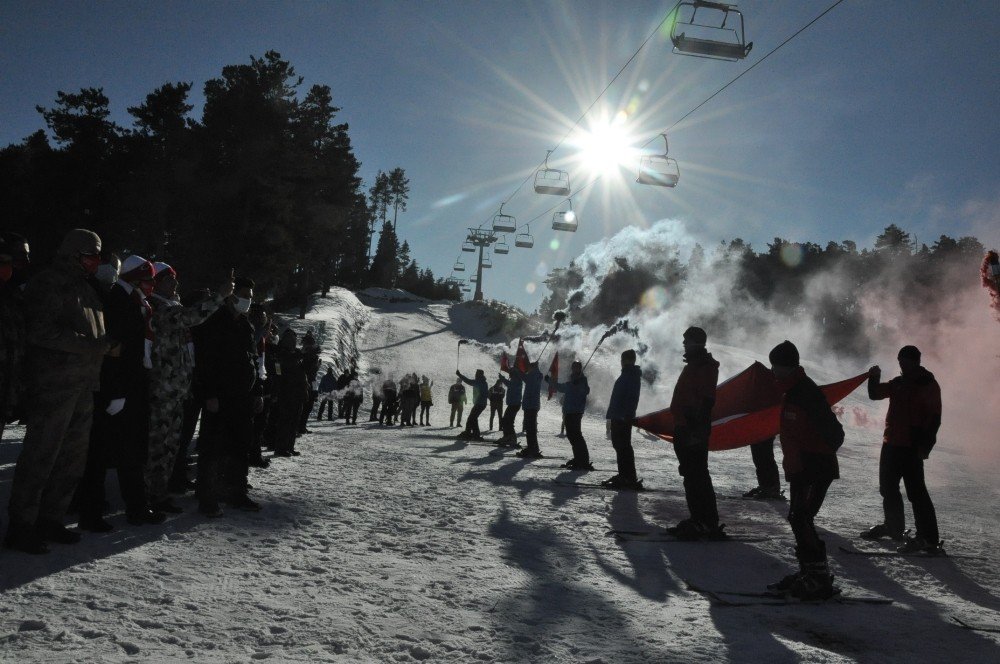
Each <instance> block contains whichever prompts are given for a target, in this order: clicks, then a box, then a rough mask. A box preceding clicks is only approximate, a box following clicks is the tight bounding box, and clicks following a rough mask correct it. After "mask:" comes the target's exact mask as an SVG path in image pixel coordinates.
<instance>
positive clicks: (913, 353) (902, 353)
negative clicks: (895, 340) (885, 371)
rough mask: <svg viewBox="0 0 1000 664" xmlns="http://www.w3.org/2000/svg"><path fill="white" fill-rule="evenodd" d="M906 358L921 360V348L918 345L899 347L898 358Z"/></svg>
mask: <svg viewBox="0 0 1000 664" xmlns="http://www.w3.org/2000/svg"><path fill="white" fill-rule="evenodd" d="M903 358H906V359H907V360H913V361H915V362H919V361H920V349H919V348H917V347H916V346H903V347H902V348H900V349H899V355H897V356H896V359H899V360H902V359H903Z"/></svg>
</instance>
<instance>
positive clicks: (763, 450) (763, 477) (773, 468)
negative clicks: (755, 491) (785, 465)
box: [750, 438, 781, 488]
mask: <svg viewBox="0 0 1000 664" xmlns="http://www.w3.org/2000/svg"><path fill="white" fill-rule="evenodd" d="M750 455H751V456H752V457H753V467H754V470H756V471H757V486H759V487H764V488H769V487H777V486H780V485H781V476H780V475H779V474H778V464H777V462H776V461H775V460H774V438H768V439H767V440H762V441H760V442H759V443H754V444H753V445H751V446H750Z"/></svg>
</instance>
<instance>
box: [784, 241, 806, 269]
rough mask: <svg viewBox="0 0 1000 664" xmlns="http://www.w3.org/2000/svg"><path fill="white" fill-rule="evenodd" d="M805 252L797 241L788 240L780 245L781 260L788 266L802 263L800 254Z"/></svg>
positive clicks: (796, 265)
mask: <svg viewBox="0 0 1000 664" xmlns="http://www.w3.org/2000/svg"><path fill="white" fill-rule="evenodd" d="M804 253H805V252H804V251H803V250H802V245H801V244H799V243H798V242H790V243H788V244H786V245H784V246H783V247H781V262H782V263H784V264H785V265H787V266H788V267H798V266H799V265H801V264H802V256H803V254H804Z"/></svg>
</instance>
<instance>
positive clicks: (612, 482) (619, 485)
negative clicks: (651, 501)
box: [601, 475, 643, 491]
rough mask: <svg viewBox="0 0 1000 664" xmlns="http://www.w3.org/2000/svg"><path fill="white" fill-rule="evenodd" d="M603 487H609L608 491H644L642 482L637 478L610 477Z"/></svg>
mask: <svg viewBox="0 0 1000 664" xmlns="http://www.w3.org/2000/svg"><path fill="white" fill-rule="evenodd" d="M601 486H603V487H607V488H608V489H630V490H632V491H642V488H643V487H642V480H640V479H636V478H628V477H622V476H621V475H615V476H614V477H610V478H608V479H606V480H604V481H603V482H601Z"/></svg>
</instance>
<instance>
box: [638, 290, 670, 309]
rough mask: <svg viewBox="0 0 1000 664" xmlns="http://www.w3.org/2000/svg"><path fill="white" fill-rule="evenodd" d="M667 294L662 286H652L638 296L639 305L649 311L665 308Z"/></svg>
mask: <svg viewBox="0 0 1000 664" xmlns="http://www.w3.org/2000/svg"><path fill="white" fill-rule="evenodd" d="M668 302H669V294H668V293H667V289H666V288H664V287H663V286H653V287H652V288H650V289H649V290H647V291H646V292H645V293H643V294H642V297H640V298H639V306H641V307H642V308H643V309H647V310H649V311H661V310H663V309H666V308H667V304H668Z"/></svg>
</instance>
